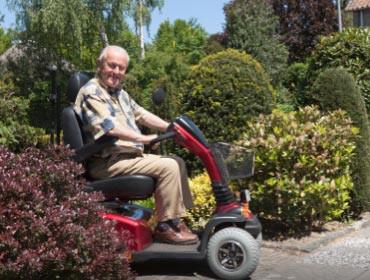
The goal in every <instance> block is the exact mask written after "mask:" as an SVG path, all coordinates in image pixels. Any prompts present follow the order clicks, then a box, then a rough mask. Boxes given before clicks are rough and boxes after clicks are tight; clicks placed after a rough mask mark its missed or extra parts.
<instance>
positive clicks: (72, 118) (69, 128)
mask: <svg viewBox="0 0 370 280" xmlns="http://www.w3.org/2000/svg"><path fill="white" fill-rule="evenodd" d="M79 122H80V121H79V119H78V117H77V115H76V113H75V111H74V110H73V107H72V106H69V107H67V108H64V110H63V112H62V128H63V141H64V144H65V145H69V147H70V148H71V149H73V150H76V151H77V150H79V149H81V148H82V147H83V145H84V139H83V136H82V131H81V124H80V123H79Z"/></svg>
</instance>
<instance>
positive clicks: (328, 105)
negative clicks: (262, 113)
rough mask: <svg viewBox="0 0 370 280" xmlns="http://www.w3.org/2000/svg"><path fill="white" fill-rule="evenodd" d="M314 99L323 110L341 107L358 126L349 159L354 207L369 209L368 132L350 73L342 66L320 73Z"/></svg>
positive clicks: (365, 116)
mask: <svg viewBox="0 0 370 280" xmlns="http://www.w3.org/2000/svg"><path fill="white" fill-rule="evenodd" d="M313 98H314V99H316V100H317V103H318V104H319V106H320V107H321V108H322V109H323V110H325V111H330V110H336V109H342V110H344V111H346V112H347V113H348V115H349V116H350V117H351V119H352V121H353V124H354V125H355V126H356V127H358V128H359V130H360V133H359V137H357V139H356V150H355V158H354V160H353V162H352V178H353V181H354V185H355V188H354V201H353V203H352V208H353V210H356V209H357V211H362V210H364V209H366V210H368V209H370V158H369V156H370V131H369V121H368V114H367V112H366V106H365V102H364V100H363V97H362V96H361V93H360V91H359V90H358V87H357V86H356V83H355V80H354V79H353V77H352V75H351V74H350V73H348V72H347V71H346V70H345V69H343V68H329V69H326V70H325V71H324V72H322V73H321V74H320V75H319V76H318V77H317V79H316V81H315V83H314V86H313Z"/></svg>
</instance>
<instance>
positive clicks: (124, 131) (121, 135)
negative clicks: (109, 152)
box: [106, 127, 157, 144]
mask: <svg viewBox="0 0 370 280" xmlns="http://www.w3.org/2000/svg"><path fill="white" fill-rule="evenodd" d="M106 134H107V135H109V136H113V137H117V138H118V139H121V140H126V141H133V142H139V143H143V144H149V143H150V141H152V140H153V139H155V138H156V137H157V134H149V135H143V134H139V133H137V132H136V131H134V130H132V129H130V128H121V127H114V128H112V129H111V130H109V131H108V132H107V133H106Z"/></svg>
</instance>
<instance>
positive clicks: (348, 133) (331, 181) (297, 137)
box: [239, 107, 356, 233]
mask: <svg viewBox="0 0 370 280" xmlns="http://www.w3.org/2000/svg"><path fill="white" fill-rule="evenodd" d="M355 133H356V129H354V128H353V127H352V123H351V120H350V119H349V118H348V117H347V115H346V114H345V112H344V111H341V110H338V111H334V112H332V113H330V114H328V115H322V114H321V113H320V112H319V110H318V109H317V108H315V107H305V108H303V109H300V110H299V111H297V112H290V113H283V112H280V111H277V110H274V112H273V113H272V114H271V115H268V116H263V115H261V116H260V117H259V118H258V119H257V120H256V121H255V122H249V123H248V126H247V128H246V129H245V133H244V134H243V137H242V139H243V140H242V141H241V142H240V143H239V144H242V145H243V146H245V147H247V148H252V149H254V150H255V152H256V159H255V173H254V176H253V177H252V178H250V179H248V183H249V185H250V190H251V194H252V197H253V200H252V207H253V209H254V212H255V213H259V215H260V217H261V218H262V219H263V220H270V221H274V222H276V221H277V222H278V223H279V224H280V225H281V226H282V227H283V229H284V230H285V231H288V232H289V233H295V232H298V231H302V230H310V229H311V228H312V227H313V226H319V227H320V226H321V225H322V224H323V223H324V222H326V221H329V220H332V219H336V218H340V217H341V216H342V215H343V213H344V211H346V209H348V207H349V203H350V192H351V190H352V187H353V183H352V180H351V175H350V168H349V166H350V163H351V158H352V155H353V151H354V149H355V145H354V142H353V141H354V137H355V136H354V134H355Z"/></svg>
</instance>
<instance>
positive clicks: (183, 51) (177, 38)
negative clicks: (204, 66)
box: [153, 19, 207, 64]
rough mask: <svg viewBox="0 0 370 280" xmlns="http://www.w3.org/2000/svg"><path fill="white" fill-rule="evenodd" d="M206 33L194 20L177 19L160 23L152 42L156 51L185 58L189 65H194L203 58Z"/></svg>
mask: <svg viewBox="0 0 370 280" xmlns="http://www.w3.org/2000/svg"><path fill="white" fill-rule="evenodd" d="M206 40H207V33H206V31H205V30H204V29H203V28H202V27H201V26H200V25H199V24H198V23H197V22H196V21H195V20H189V21H185V20H181V19H177V20H175V22H174V23H173V24H171V23H170V22H169V21H168V20H166V21H164V22H162V23H161V25H160V26H159V29H158V31H157V34H156V36H155V38H154V40H153V46H154V48H155V49H156V50H157V51H162V52H166V53H168V54H172V53H176V54H179V55H182V56H184V57H186V60H187V61H188V62H189V63H190V64H196V63H198V62H199V60H200V59H201V58H202V57H203V56H205V52H204V48H205V45H206Z"/></svg>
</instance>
